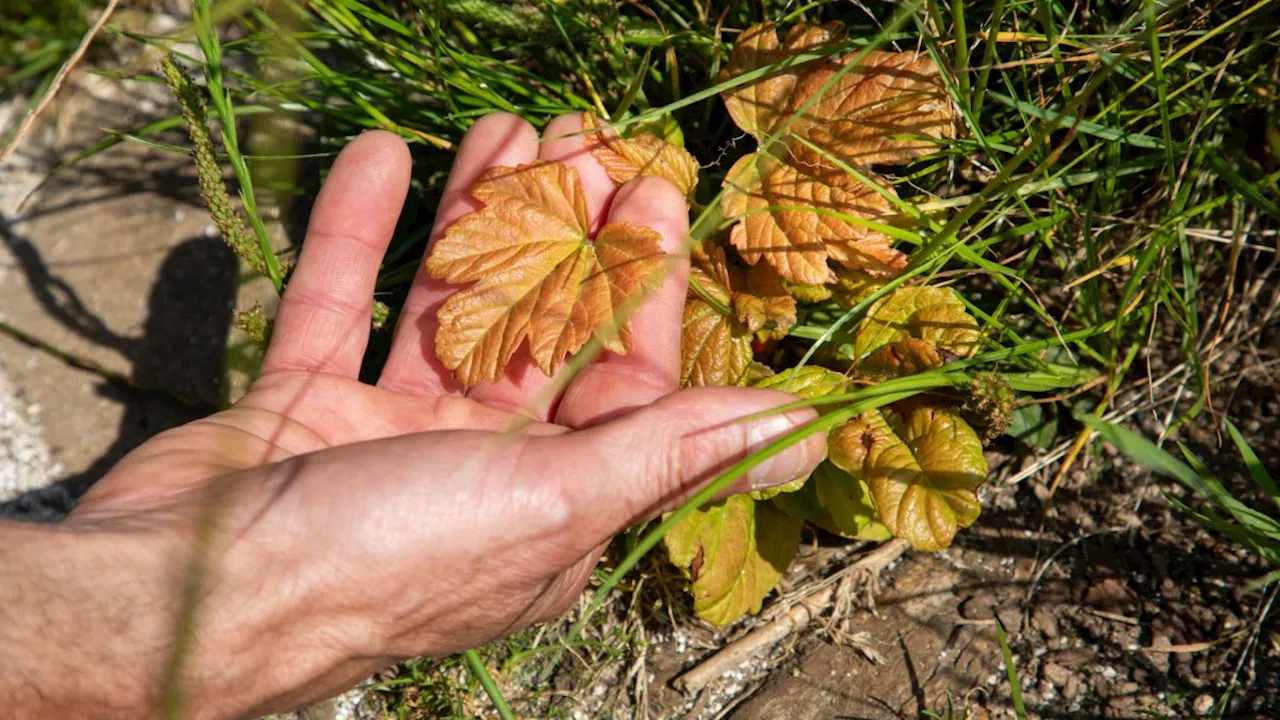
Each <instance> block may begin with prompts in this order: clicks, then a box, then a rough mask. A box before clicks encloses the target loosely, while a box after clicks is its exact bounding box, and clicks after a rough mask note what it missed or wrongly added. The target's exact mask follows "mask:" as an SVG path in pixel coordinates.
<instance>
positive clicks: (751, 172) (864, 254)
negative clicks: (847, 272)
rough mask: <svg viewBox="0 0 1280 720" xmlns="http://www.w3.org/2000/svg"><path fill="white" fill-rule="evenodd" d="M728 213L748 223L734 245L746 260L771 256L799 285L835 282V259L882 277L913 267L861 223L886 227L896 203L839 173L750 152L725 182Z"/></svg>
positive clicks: (737, 228)
mask: <svg viewBox="0 0 1280 720" xmlns="http://www.w3.org/2000/svg"><path fill="white" fill-rule="evenodd" d="M889 191H890V192H892V189H889ZM720 209H721V211H722V212H723V213H724V214H725V216H726V217H730V218H733V217H738V218H741V222H739V223H737V224H736V225H734V227H733V230H732V232H731V234H730V237H729V241H730V242H731V243H732V244H733V246H734V247H736V248H737V249H738V251H739V252H740V253H741V254H742V257H743V258H745V259H746V260H747V262H749V263H752V264H755V263H756V262H759V261H760V259H761V258H763V259H764V260H765V261H766V262H768V263H769V264H770V265H772V266H773V267H774V268H775V269H776V270H777V271H778V274H779V275H781V276H782V277H783V278H784V279H786V280H789V281H791V282H794V283H804V284H809V285H817V284H823V283H829V282H833V281H834V280H835V279H836V278H835V274H834V273H833V272H832V271H831V268H829V267H828V266H827V260H828V259H830V260H834V261H836V262H838V263H840V264H841V265H844V266H845V267H848V268H851V269H856V270H862V271H864V272H866V273H867V274H868V275H872V276H877V277H888V276H892V275H895V274H897V273H898V271H900V270H901V269H902V268H904V267H906V264H907V261H906V256H904V255H903V254H902V253H901V252H899V251H897V250H895V249H894V248H893V246H892V245H891V241H890V239H889V237H888V236H887V235H885V234H884V233H881V232H879V231H877V230H873V229H871V228H869V227H867V226H866V225H863V224H859V223H858V222H857V221H856V220H855V218H861V219H867V220H874V221H878V222H882V223H883V222H885V221H886V220H888V219H889V218H890V217H891V216H892V213H893V210H892V206H891V205H890V203H889V200H888V199H887V198H885V197H884V196H882V195H881V194H880V193H878V192H876V191H875V190H874V189H872V188H870V187H868V186H867V185H866V184H864V183H863V182H862V181H861V180H859V179H858V178H856V177H853V176H851V175H849V174H848V173H846V172H843V171H841V170H838V169H835V168H828V167H825V166H823V165H821V164H808V163H803V162H799V161H798V160H797V159H796V158H794V157H788V158H787V159H786V160H781V159H778V158H775V157H773V156H772V155H768V154H765V153H756V154H754V155H747V156H745V157H743V158H742V159H740V160H738V162H736V163H734V166H733V167H732V168H730V170H729V174H728V175H727V176H726V177H725V192H724V195H723V196H722V198H721V201H720Z"/></svg>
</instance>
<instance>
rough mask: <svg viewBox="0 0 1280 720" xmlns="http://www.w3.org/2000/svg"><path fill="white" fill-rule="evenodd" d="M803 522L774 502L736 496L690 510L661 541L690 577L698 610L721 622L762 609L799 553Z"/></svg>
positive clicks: (709, 618)
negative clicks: (770, 593) (690, 512)
mask: <svg viewBox="0 0 1280 720" xmlns="http://www.w3.org/2000/svg"><path fill="white" fill-rule="evenodd" d="M802 525H803V523H802V522H801V521H800V520H798V519H796V518H793V517H790V516H788V515H787V514H786V513H784V512H782V511H780V510H778V509H777V508H775V507H773V506H772V505H771V504H768V503H757V502H756V501H755V500H752V499H751V498H750V497H749V496H747V495H734V496H733V497H730V498H727V499H725V500H722V501H720V502H717V503H712V504H710V505H707V506H706V507H704V508H701V509H699V510H697V511H696V512H694V513H692V514H690V515H689V516H688V517H686V518H685V519H684V521H683V522H681V523H679V524H677V525H676V526H675V527H673V528H671V531H670V532H668V533H667V534H666V536H665V537H663V539H662V540H663V543H665V544H666V546H667V555H668V556H669V557H670V558H671V562H672V564H674V565H675V566H676V567H678V568H680V569H681V570H683V571H684V573H685V575H686V576H688V577H689V579H690V580H691V581H692V586H693V587H692V590H693V609H694V612H696V613H697V614H698V617H700V618H702V619H703V620H706V621H707V622H709V623H711V624H713V625H721V626H723V625H728V624H730V623H732V622H734V621H735V620H737V619H738V618H740V617H742V616H743V615H745V614H746V613H748V612H750V613H757V612H760V606H761V603H762V602H763V600H764V596H765V595H768V594H769V591H770V590H773V587H774V586H775V585H777V584H778V579H779V578H781V577H782V573H783V572H784V571H786V569H787V566H788V565H789V564H791V559H792V558H793V557H795V554H796V546H797V545H798V544H799V542H800V529H801V527H802Z"/></svg>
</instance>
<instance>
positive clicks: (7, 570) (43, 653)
mask: <svg viewBox="0 0 1280 720" xmlns="http://www.w3.org/2000/svg"><path fill="white" fill-rule="evenodd" d="M163 555H164V552H163V550H162V549H161V548H160V547H159V545H158V544H156V543H151V544H150V546H148V545H147V544H146V543H143V542H139V538H137V537H136V536H135V535H134V534H133V533H131V532H129V531H114V530H103V529H98V528H94V529H89V528H87V527H84V526H77V525H70V524H68V525H52V526H49V525H43V526H36V525H19V524H3V525H0V616H2V617H0V668H3V672H0V707H5V708H9V709H11V710H13V711H14V715H15V716H16V717H19V718H24V717H29V718H43V717H96V716H102V717H108V716H109V717H120V716H127V715H137V714H138V713H139V710H143V709H144V708H154V707H158V702H159V698H160V694H161V687H162V685H163V679H162V673H163V668H164V667H165V663H166V661H167V658H168V656H169V655H170V654H171V648H172V643H171V641H170V639H171V636H172V630H173V623H174V620H175V619H176V617H177V605H178V603H177V602H175V600H176V596H175V593H173V592H172V580H173V577H172V573H171V572H169V571H170V569H171V565H172V562H173V559H172V558H165V557H163ZM144 712H145V710H144Z"/></svg>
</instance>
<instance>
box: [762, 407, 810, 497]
mask: <svg viewBox="0 0 1280 720" xmlns="http://www.w3.org/2000/svg"><path fill="white" fill-rule="evenodd" d="M803 424H804V422H803V420H798V419H796V418H795V417H793V416H791V415H789V414H779V415H770V416H769V417H764V418H760V419H759V420H753V421H752V422H751V425H750V426H748V432H749V437H750V439H751V452H756V451H757V450H760V449H761V448H763V447H765V446H766V445H768V444H769V443H771V442H773V441H775V440H777V439H778V438H780V437H782V436H784V435H787V434H789V433H791V432H792V431H794V430H795V429H796V428H798V427H800V426H801V425H803ZM811 445H812V443H810V442H808V439H807V438H806V439H805V440H802V441H800V442H798V443H796V444H795V445H792V446H791V447H789V448H787V449H786V450H783V451H782V452H780V453H778V454H777V455H773V456H771V457H768V458H765V459H764V460H762V461H760V464H758V465H756V466H755V467H753V468H751V469H750V470H748V471H747V484H748V485H749V486H750V487H751V489H752V490H763V489H765V488H770V487H773V486H775V485H781V484H783V483H788V482H791V481H792V480H795V479H796V478H798V477H801V476H802V475H804V474H806V473H808V472H810V471H812V470H813V465H814V460H815V458H811V457H809V455H810V454H811V453H810V446H811Z"/></svg>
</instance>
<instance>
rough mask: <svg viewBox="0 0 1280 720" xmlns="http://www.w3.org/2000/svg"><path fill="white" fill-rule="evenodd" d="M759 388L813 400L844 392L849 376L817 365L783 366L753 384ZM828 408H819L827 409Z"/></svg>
mask: <svg viewBox="0 0 1280 720" xmlns="http://www.w3.org/2000/svg"><path fill="white" fill-rule="evenodd" d="M755 386H756V387H759V388H767V389H769V390H781V391H782V392H789V393H791V394H792V395H795V396H796V397H798V398H800V399H801V400H813V399H814V398H820V397H826V396H827V395H835V394H837V393H842V392H845V390H847V389H848V386H849V378H847V377H845V376H844V375H841V374H840V373H838V372H836V371H835V370H828V369H827V368H824V367H820V366H818V365H805V366H804V367H802V368H784V369H782V370H779V371H778V374H776V375H773V376H771V377H767V378H765V379H764V380H761V381H760V382H757V383H756V384H755ZM827 409H830V408H819V410H827Z"/></svg>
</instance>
